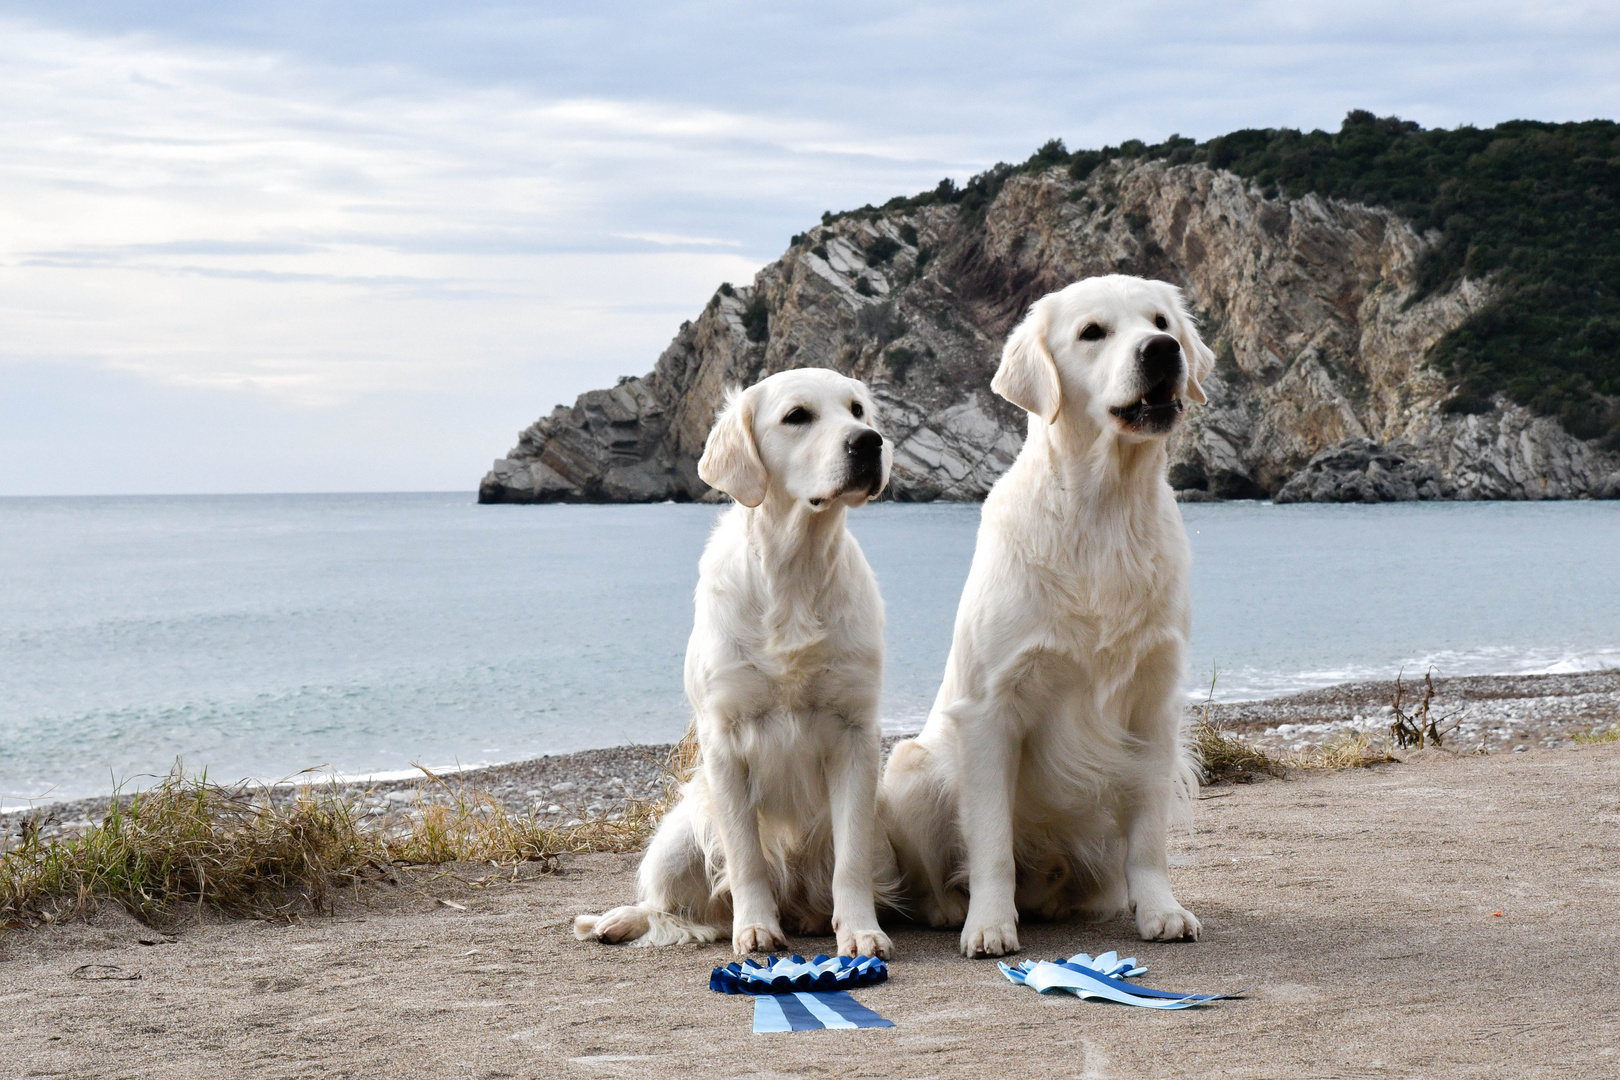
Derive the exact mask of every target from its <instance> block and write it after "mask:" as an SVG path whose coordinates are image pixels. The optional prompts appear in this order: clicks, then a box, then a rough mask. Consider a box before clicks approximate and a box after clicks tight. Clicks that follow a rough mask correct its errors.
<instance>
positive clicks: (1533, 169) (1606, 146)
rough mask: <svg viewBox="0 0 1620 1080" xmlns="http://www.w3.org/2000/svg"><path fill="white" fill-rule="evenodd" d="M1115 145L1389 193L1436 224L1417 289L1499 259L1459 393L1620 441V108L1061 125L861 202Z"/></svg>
mask: <svg viewBox="0 0 1620 1080" xmlns="http://www.w3.org/2000/svg"><path fill="white" fill-rule="evenodd" d="M1116 159H1142V160H1149V159H1151V160H1162V161H1165V162H1167V163H1169V164H1172V165H1176V164H1184V163H1195V162H1196V163H1203V164H1207V165H1209V166H1211V167H1214V168H1220V169H1226V170H1229V171H1231V172H1234V173H1237V174H1238V175H1239V176H1243V177H1246V178H1248V179H1249V180H1252V181H1253V182H1254V183H1255V184H1257V185H1258V186H1259V187H1260V188H1261V190H1262V191H1264V192H1265V193H1266V194H1267V195H1268V196H1271V197H1277V196H1287V197H1291V198H1297V197H1299V196H1302V195H1305V194H1307V193H1315V194H1318V195H1323V196H1328V197H1332V198H1336V199H1343V200H1346V201H1350V202H1359V203H1365V204H1369V205H1373V206H1382V207H1386V208H1388V209H1390V210H1392V211H1394V212H1395V213H1397V214H1399V215H1400V216H1402V217H1403V218H1406V219H1407V220H1408V221H1410V222H1412V223H1413V225H1414V226H1415V227H1416V228H1417V229H1418V230H1419V231H1422V232H1425V233H1433V234H1435V243H1434V244H1433V246H1432V247H1431V248H1430V249H1429V251H1428V253H1427V254H1426V256H1425V257H1424V260H1423V262H1422V264H1421V265H1420V267H1419V271H1418V291H1417V293H1416V295H1415V296H1414V297H1413V299H1414V300H1417V299H1421V298H1422V297H1424V296H1426V295H1429V294H1430V293H1433V292H1436V291H1440V290H1444V289H1446V288H1449V287H1450V286H1451V285H1453V284H1454V283H1456V282H1457V281H1458V280H1459V279H1461V278H1464V277H1468V278H1480V277H1485V276H1487V275H1494V276H1495V279H1496V282H1497V284H1498V291H1497V294H1496V298H1495V299H1494V301H1493V302H1492V303H1491V304H1489V305H1488V306H1487V307H1486V308H1484V309H1483V310H1482V311H1480V312H1479V313H1478V314H1477V315H1475V316H1474V317H1473V318H1471V319H1470V320H1468V321H1467V322H1466V323H1464V324H1463V325H1462V326H1460V327H1458V328H1457V329H1456V330H1454V331H1453V332H1452V333H1450V334H1448V335H1446V337H1445V338H1443V339H1442V340H1441V341H1439V342H1438V343H1437V344H1436V345H1435V347H1434V349H1433V351H1432V352H1431V354H1430V359H1431V361H1432V362H1434V363H1435V364H1436V365H1438V366H1439V368H1440V369H1441V370H1442V371H1444V372H1446V373H1447V374H1449V375H1450V376H1451V377H1452V378H1453V379H1454V380H1455V381H1456V391H1455V393H1454V394H1453V396H1452V398H1451V399H1450V401H1449V402H1448V404H1447V409H1448V410H1449V411H1452V412H1463V413H1472V412H1484V411H1487V410H1489V409H1490V408H1491V404H1492V398H1493V395H1495V394H1497V393H1501V394H1504V395H1506V396H1507V397H1508V398H1509V399H1511V400H1513V401H1516V402H1519V403H1520V404H1522V405H1525V406H1527V407H1529V408H1530V409H1532V410H1533V411H1535V412H1536V413H1539V414H1541V415H1544V416H1556V417H1557V418H1558V419H1559V420H1560V421H1561V422H1562V423H1563V425H1564V427H1565V429H1566V430H1568V431H1569V432H1570V433H1571V434H1573V435H1575V436H1577V437H1579V438H1583V439H1603V440H1604V441H1605V445H1607V446H1609V447H1610V448H1612V449H1620V124H1616V123H1614V122H1612V121H1608V120H1592V121H1587V122H1584V123H1569V124H1549V123H1540V122H1536V121H1528V120H1515V121H1511V122H1508V123H1505V124H1498V125H1497V126H1496V127H1493V128H1474V127H1460V128H1456V129H1454V130H1450V131H1447V130H1441V129H1434V130H1425V129H1424V128H1422V127H1420V126H1419V125H1417V124H1415V123H1412V122H1410V121H1405V120H1400V119H1397V118H1395V117H1377V116H1374V115H1373V114H1372V113H1369V112H1364V111H1360V110H1357V111H1355V112H1352V113H1350V114H1349V115H1348V116H1347V117H1345V120H1344V124H1343V126H1342V127H1341V128H1340V129H1339V131H1338V132H1337V133H1333V134H1330V133H1328V132H1325V131H1311V132H1300V131H1296V130H1293V129H1291V128H1267V129H1265V130H1245V131H1235V132H1232V133H1231V134H1229V135H1223V136H1220V137H1218V138H1214V139H1210V140H1209V141H1208V142H1203V143H1199V142H1195V141H1194V140H1192V139H1183V138H1181V137H1179V136H1175V135H1172V136H1171V137H1170V138H1169V139H1167V140H1165V141H1164V142H1162V143H1159V144H1157V145H1151V146H1150V145H1147V144H1145V143H1142V142H1140V141H1137V140H1131V141H1128V142H1125V143H1122V144H1121V145H1119V146H1110V147H1104V148H1103V149H1101V150H1078V151H1074V152H1070V151H1069V150H1067V149H1066V148H1065V147H1064V145H1063V143H1062V141H1061V140H1057V139H1054V140H1052V141H1051V142H1048V143H1047V144H1046V145H1045V146H1042V147H1041V148H1040V149H1039V150H1037V151H1036V152H1035V153H1034V154H1033V155H1032V156H1031V157H1030V158H1029V159H1028V160H1027V161H1025V162H1023V163H1022V164H1019V165H1009V164H1006V163H1000V164H997V165H995V166H994V167H992V168H990V169H987V170H986V171H984V172H982V173H980V174H979V175H978V176H975V177H973V178H972V179H971V180H969V181H968V182H967V183H966V184H963V185H961V186H958V185H957V184H956V183H954V182H953V181H951V180H949V179H947V180H942V181H940V183H939V186H938V187H936V188H934V189H933V190H932V191H926V192H923V193H922V194H920V195H916V196H912V197H910V198H906V197H901V198H896V199H891V200H890V201H889V202H887V203H885V204H884V205H883V206H882V207H872V206H867V207H863V208H862V209H861V210H857V211H853V213H855V214H858V215H871V214H876V213H879V212H883V211H893V210H904V209H909V208H914V207H918V206H924V205H929V204H932V203H954V204H959V205H961V206H962V207H963V210H964V212H965V213H967V214H969V215H977V214H979V213H982V212H983V209H984V207H986V206H987V205H988V204H989V203H990V201H991V200H993V199H994V198H995V196H996V195H997V193H999V192H1000V190H1001V187H1002V185H1003V184H1005V183H1006V182H1007V180H1008V179H1010V178H1011V177H1013V176H1015V175H1018V174H1020V173H1028V172H1037V171H1042V170H1046V169H1050V168H1055V167H1059V166H1062V167H1066V168H1067V169H1068V172H1069V175H1070V176H1071V177H1072V178H1073V179H1075V180H1083V179H1085V178H1086V177H1088V176H1089V175H1090V174H1091V173H1092V172H1093V171H1094V170H1096V169H1097V168H1098V167H1099V166H1100V165H1102V164H1104V163H1105V162H1108V161H1112V160H1116ZM837 216H842V215H830V214H829V215H826V217H825V218H824V220H826V221H831V220H835V219H836V217H837Z"/></svg>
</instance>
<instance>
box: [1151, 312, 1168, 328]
mask: <svg viewBox="0 0 1620 1080" xmlns="http://www.w3.org/2000/svg"><path fill="white" fill-rule="evenodd" d="M1153 325H1154V326H1157V327H1158V328H1159V329H1160V330H1168V329H1170V322H1169V320H1168V319H1166V318H1165V317H1164V316H1163V315H1155V316H1153Z"/></svg>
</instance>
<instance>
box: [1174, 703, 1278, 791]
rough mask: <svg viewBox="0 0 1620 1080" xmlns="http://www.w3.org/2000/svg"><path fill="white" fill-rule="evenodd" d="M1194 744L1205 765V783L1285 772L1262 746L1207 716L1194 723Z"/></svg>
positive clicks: (1243, 781) (1246, 781)
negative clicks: (1211, 721) (1222, 728)
mask: <svg viewBox="0 0 1620 1080" xmlns="http://www.w3.org/2000/svg"><path fill="white" fill-rule="evenodd" d="M1193 740H1194V741H1193V745H1194V747H1195V749H1196V751H1197V754H1198V762H1199V764H1200V765H1202V766H1203V771H1204V784H1205V785H1206V786H1209V785H1213V784H1252V783H1254V782H1255V781H1256V780H1258V779H1260V778H1261V777H1263V776H1282V775H1283V767H1282V764H1281V763H1280V762H1279V761H1278V760H1277V759H1276V758H1274V757H1272V756H1271V755H1270V754H1268V753H1266V752H1265V751H1264V750H1261V749H1260V748H1259V747H1255V746H1250V745H1249V744H1248V743H1246V742H1244V741H1243V740H1242V739H1239V738H1237V737H1236V736H1234V735H1228V734H1227V733H1226V732H1224V731H1222V730H1221V729H1220V728H1218V727H1216V726H1215V725H1214V724H1211V723H1210V722H1209V721H1208V720H1207V719H1204V720H1199V721H1198V722H1197V723H1196V724H1195V725H1194V726H1193Z"/></svg>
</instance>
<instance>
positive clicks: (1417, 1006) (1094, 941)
mask: <svg viewBox="0 0 1620 1080" xmlns="http://www.w3.org/2000/svg"><path fill="white" fill-rule="evenodd" d="M1196 809H1197V813H1196V823H1195V829H1194V831H1193V833H1192V834H1191V835H1179V836H1177V837H1176V839H1175V842H1174V845H1173V851H1174V853H1175V854H1174V857H1173V869H1172V876H1173V880H1174V882H1175V885H1176V888H1177V891H1178V893H1179V895H1180V897H1181V899H1182V900H1183V902H1185V903H1187V904H1188V905H1189V906H1190V907H1191V908H1192V909H1193V910H1194V911H1195V912H1197V914H1198V915H1199V916H1200V917H1201V918H1202V920H1203V922H1204V927H1205V936H1204V939H1203V940H1202V941H1199V942H1197V943H1189V944H1148V943H1143V942H1139V941H1137V940H1135V935H1134V933H1133V932H1132V930H1131V927H1130V925H1129V924H1128V923H1127V922H1125V921H1124V920H1117V921H1115V922H1113V923H1108V924H1104V925H1101V926H1096V925H1026V926H1025V927H1024V929H1023V940H1024V944H1025V946H1026V951H1025V954H1024V955H1025V956H1028V957H1035V958H1051V957H1054V956H1058V955H1066V954H1068V953H1072V952H1075V951H1079V950H1086V951H1089V952H1093V953H1095V952H1099V951H1102V950H1105V949H1120V950H1127V951H1128V952H1129V953H1131V954H1134V955H1136V956H1137V957H1139V958H1141V959H1142V960H1143V961H1145V962H1146V963H1147V964H1148V965H1149V966H1150V968H1151V971H1150V973H1149V974H1148V975H1147V976H1145V977H1144V978H1143V979H1142V981H1143V982H1144V983H1147V984H1149V985H1154V986H1159V987H1165V988H1174V989H1180V990H1198V991H1209V990H1233V989H1242V988H1250V992H1249V994H1248V996H1247V997H1246V998H1244V999H1242V1000H1237V1001H1224V1002H1219V1003H1216V1004H1213V1005H1211V1006H1208V1007H1206V1008H1203V1009H1198V1010H1188V1011H1186V1012H1181V1013H1172V1014H1158V1013H1149V1012H1146V1011H1144V1010H1135V1009H1128V1008H1124V1007H1120V1006H1111V1005H1103V1004H1097V1003H1090V1002H1082V1001H1078V1000H1076V999H1073V998H1069V997H1060V996H1051V997H1042V996H1039V995H1036V994H1035V993H1033V992H1031V991H1029V990H1026V989H1022V988H1018V987H1014V986H1012V985H1010V984H1009V983H1007V982H1006V981H1005V980H1004V979H1003V978H1002V976H1001V975H1000V974H999V972H998V971H997V970H996V967H995V964H994V962H991V961H982V960H981V961H969V960H964V959H962V958H961V957H960V956H958V955H957V953H956V948H955V945H956V942H955V935H954V934H950V933H944V932H935V931H930V930H926V929H901V930H898V931H897V932H896V935H895V944H896V947H897V949H898V955H897V957H896V959H895V960H894V962H893V965H892V970H893V977H892V979H891V981H890V982H889V983H887V984H885V985H882V986H878V987H873V988H869V989H866V990H862V991H859V992H857V995H856V996H857V997H858V998H859V999H860V1000H861V1001H862V1002H863V1003H865V1004H867V1005H868V1006H870V1007H871V1008H873V1009H876V1010H877V1011H878V1012H879V1013H881V1014H882V1015H884V1016H886V1017H888V1018H889V1019H891V1020H893V1021H894V1022H895V1025H896V1026H895V1027H894V1028H892V1029H887V1030H864V1031H848V1032H841V1031H814V1032H800V1033H793V1034H781V1035H755V1034H753V1033H752V1031H751V1016H752V1006H751V1003H750V1002H749V1001H748V1000H746V999H743V998H734V997H726V996H723V995H720V994H716V993H712V992H710V991H709V990H708V989H707V977H708V972H709V970H710V969H711V968H712V967H714V966H715V965H717V964H720V963H722V962H725V961H726V960H728V959H729V958H730V957H729V950H726V949H722V948H720V947H718V946H708V947H700V946H689V947H683V948H675V949H639V948H626V947H611V946H603V945H597V944H593V943H580V942H576V941H574V940H573V938H572V936H571V934H570V933H569V926H568V923H569V920H570V918H571V917H572V916H573V915H574V914H575V913H577V912H580V911H587V910H591V911H597V910H601V909H602V908H604V907H605V906H607V905H609V904H611V903H613V902H616V901H621V900H623V899H625V898H627V897H628V896H629V895H630V893H631V889H632V875H633V871H634V867H635V863H636V859H635V857H634V856H592V857H582V858H571V859H566V860H564V862H563V866H562V869H561V870H560V871H559V872H557V873H555V874H550V875H545V876H534V872H535V869H536V868H534V867H530V868H527V870H526V871H523V872H520V873H519V875H518V877H519V878H520V880H517V881H512V880H510V879H511V877H512V872H511V871H509V870H505V871H499V872H497V871H496V870H494V869H492V868H488V867H485V868H478V867H466V866H462V867H457V868H455V871H456V872H455V874H454V875H443V874H440V875H426V874H424V875H422V876H421V877H420V878H419V879H418V880H416V881H414V882H407V883H405V884H402V885H400V886H398V887H395V888H393V889H390V890H386V891H382V892H375V893H372V894H370V898H369V899H368V900H366V901H364V902H361V901H352V900H351V901H349V902H347V903H346V904H345V905H344V906H343V907H341V908H340V910H339V913H338V914H337V915H336V916H335V917H320V918H309V919H304V920H301V921H299V922H297V923H295V924H293V925H290V926H289V925H270V924H262V923H244V922H223V921H217V920H207V919H204V920H201V921H193V922H190V923H188V924H186V925H182V926H180V927H178V928H175V929H174V930H173V931H172V932H171V934H169V935H163V934H158V933H156V932H154V931H152V930H150V929H148V928H146V927H143V926H141V925H139V924H137V923H135V922H134V921H133V920H131V919H129V918H128V917H127V916H125V915H123V914H121V913H118V912H111V911H109V912H104V913H102V914H101V915H98V916H97V917H96V918H95V919H94V920H93V921H92V922H91V923H89V924H83V923H79V924H68V925H60V926H56V927H52V928H48V929H45V930H39V931H27V932H11V933H9V934H7V935H6V936H5V937H4V938H3V939H0V941H3V944H0V1002H3V1003H4V1006H5V1007H4V1009H3V1011H0V1046H3V1047H4V1049H5V1053H4V1054H3V1056H0V1076H19V1077H21V1076H72V1077H165V1078H169V1077H174V1078H181V1077H203V1076H207V1077H213V1076H227V1075H228V1076H233V1077H234V1076H253V1077H256V1078H271V1077H294V1076H300V1077H302V1076H323V1077H346V1076H355V1077H361V1076H364V1077H392V1076H413V1077H414V1076H455V1077H463V1076H464V1077H478V1078H490V1080H493V1078H497V1077H579V1078H609V1077H638V1078H639V1077H688V1076H693V1075H704V1076H715V1077H756V1076H757V1077H767V1076H769V1077H785V1076H884V1077H914V1078H922V1077H958V1076H1021V1075H1036V1076H1043V1077H1044V1076H1052V1077H1181V1076H1186V1077H1212V1076H1223V1077H1301V1078H1303V1077H1373V1076H1377V1077H1386V1076H1388V1077H1475V1076H1480V1077H1483V1076H1490V1077H1554V1076H1557V1077H1564V1076H1593V1077H1614V1076H1617V1075H1620V999H1617V998H1616V995H1615V994H1614V992H1613V991H1614V987H1615V985H1616V978H1617V975H1620V935H1617V932H1616V931H1617V926H1620V744H1612V743H1611V744H1606V745H1596V746H1566V747H1562V748H1559V749H1553V750H1533V751H1530V752H1527V753H1506V754H1491V755H1485V756H1477V755H1473V756H1461V757H1457V756H1450V755H1446V754H1443V753H1436V752H1432V751H1431V752H1426V753H1425V754H1422V755H1418V756H1417V757H1415V758H1414V759H1413V760H1411V761H1409V762H1408V763H1406V764H1402V765H1390V766H1380V767H1377V768H1373V769H1367V770H1358V771H1353V772H1341V773H1327V774H1323V773H1317V774H1306V775H1303V776H1301V777H1300V778H1297V779H1291V780H1286V781H1267V782H1262V783H1257V784H1253V785H1248V786H1240V787H1224V788H1216V789H1212V790H1210V791H1207V792H1206V793H1205V797H1204V798H1203V799H1202V800H1201V801H1200V802H1199V803H1198V805H1197V808H1196ZM485 877H490V878H494V879H496V883H486V884H484V885H482V886H480V887H469V885H468V884H467V883H468V882H469V881H477V880H479V879H480V878H485ZM443 900H449V901H450V902H451V903H453V904H456V905H459V906H456V907H452V906H448V905H446V904H445V903H443V902H442V901H443ZM1497 912H1500V914H1496V913H1497ZM143 942H151V943H152V944H145V943H143ZM829 946H830V941H828V940H814V939H812V940H801V941H796V942H794V948H795V949H796V950H798V951H800V952H802V953H805V954H812V953H815V952H818V951H822V950H824V949H826V948H828V947H829Z"/></svg>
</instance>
